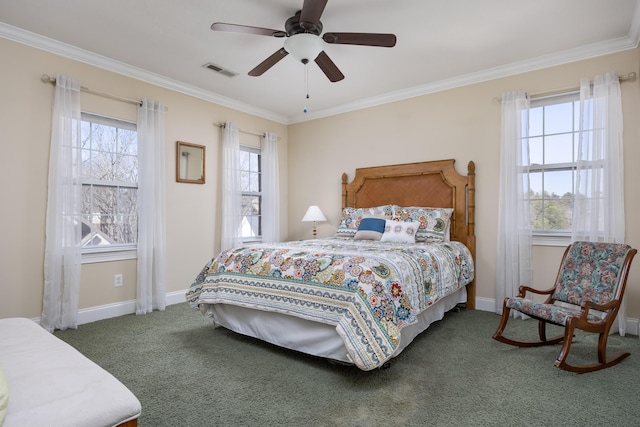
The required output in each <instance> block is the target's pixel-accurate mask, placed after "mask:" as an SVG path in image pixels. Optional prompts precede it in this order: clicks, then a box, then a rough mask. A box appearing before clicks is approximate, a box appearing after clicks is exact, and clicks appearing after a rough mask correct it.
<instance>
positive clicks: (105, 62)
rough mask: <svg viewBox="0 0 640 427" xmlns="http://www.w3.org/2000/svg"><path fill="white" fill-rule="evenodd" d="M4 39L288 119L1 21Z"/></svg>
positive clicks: (278, 119)
mask: <svg viewBox="0 0 640 427" xmlns="http://www.w3.org/2000/svg"><path fill="white" fill-rule="evenodd" d="M0 37H2V38H5V39H7V40H11V41H14V42H17V43H21V44H24V45H27V46H31V47H34V48H36V49H40V50H44V51H46V52H50V53H53V54H56V55H60V56H63V57H65V58H69V59H72V60H75V61H79V62H83V63H85V64H88V65H92V66H95V67H98V68H102V69H104V70H107V71H111V72H114V73H116V74H120V75H123V76H126V77H131V78H134V79H136V80H140V81H143V82H146V83H150V84H153V85H156V86H160V87H163V88H166V89H170V90H173V91H175V92H179V93H183V94H185V95H189V96H193V97H195V98H199V99H202V100H205V101H209V102H212V103H214V104H218V105H221V106H224V107H228V108H231V109H234V110H238V111H241V112H244V113H247V114H251V115H254V116H257V117H262V118H265V119H268V120H272V121H274V122H278V123H282V124H288V120H287V117H285V116H283V115H281V114H276V113H274V112H272V111H268V110H264V109H261V108H257V107H255V106H253V105H249V104H245V103H242V102H239V101H236V100H234V99H231V98H227V97H224V96H222V95H218V94H216V93H214V92H210V91H206V90H203V89H201V88H197V87H194V86H191V85H187V84H185V83H182V82H179V81H177V80H173V79H169V78H167V77H164V76H161V75H159V74H155V73H152V72H150V71H148V70H144V69H142V68H138V67H134V66H132V65H129V64H125V63H124V62H120V61H116V60H114V59H112V58H109V57H106V56H102V55H98V54H96V53H93V52H90V51H87V50H84V49H80V48H77V47H75V46H72V45H69V44H67V43H63V42H60V41H57V40H54V39H51V38H48V37H44V36H41V35H39V34H36V33H32V32H30V31H26V30H23V29H21V28H17V27H14V26H12V25H8V24H5V23H3V22H0Z"/></svg>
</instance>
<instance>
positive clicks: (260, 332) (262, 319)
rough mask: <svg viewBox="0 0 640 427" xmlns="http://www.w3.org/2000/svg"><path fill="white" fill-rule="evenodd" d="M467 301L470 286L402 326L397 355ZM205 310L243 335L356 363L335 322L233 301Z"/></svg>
mask: <svg viewBox="0 0 640 427" xmlns="http://www.w3.org/2000/svg"><path fill="white" fill-rule="evenodd" d="M466 301H467V289H466V287H463V288H462V289H460V290H458V291H457V292H455V293H453V294H451V295H449V296H447V297H445V298H443V299H441V300H440V301H438V302H437V303H435V304H434V305H432V306H431V307H429V308H428V309H427V310H425V311H423V312H422V313H420V315H418V321H417V322H416V323H413V324H411V325H409V326H406V327H404V328H403V329H402V337H401V341H400V345H399V346H398V348H397V349H396V351H395V352H394V354H393V357H395V356H397V355H398V354H400V353H401V352H402V350H404V349H405V348H406V347H407V346H408V345H409V344H410V343H411V342H412V341H413V339H414V338H415V337H416V336H418V334H420V333H421V332H423V331H424V330H426V329H427V328H428V327H429V326H430V325H431V324H432V323H433V322H436V321H438V320H441V319H442V318H443V317H444V314H445V313H446V312H447V311H449V310H451V309H452V308H454V307H455V306H456V305H457V304H459V303H464V302H466ZM204 312H205V313H206V314H208V315H210V316H211V317H212V318H213V322H214V325H215V326H222V327H224V328H227V329H229V330H232V331H234V332H237V333H239V334H243V335H247V336H250V337H254V338H258V339H261V340H263V341H266V342H269V343H271V344H275V345H278V346H280V347H285V348H288V349H291V350H296V351H300V352H303V353H307V354H311V355H314V356H318V357H323V358H327V359H332V360H337V361H340V362H344V363H353V361H352V360H351V359H350V358H349V355H348V354H347V349H346V347H345V345H344V341H343V340H342V338H341V337H340V335H339V334H338V332H337V330H336V327H335V325H330V324H326V323H320V322H314V321H311V320H307V319H302V318H299V317H295V316H290V315H287V314H282V313H276V312H271V311H263V310H258V309H255V308H246V307H242V306H237V305H231V304H209V305H207V306H206V309H205V310H204Z"/></svg>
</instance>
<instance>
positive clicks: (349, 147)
mask: <svg viewBox="0 0 640 427" xmlns="http://www.w3.org/2000/svg"><path fill="white" fill-rule="evenodd" d="M639 59H640V54H639V50H638V49H636V50H629V51H625V52H622V53H617V54H612V55H608V56H604V57H600V58H595V59H590V60H585V61H580V62H575V63H571V64H568V65H562V66H557V67H553V68H548V69H544V70H539V71H535V72H529V73H526V74H521V75H516V76H510V77H506V78H501V79H497V80H493V81H489V82H484V83H480V84H474V85H469V86H466V87H461V88H457V89H453V90H448V91H444V92H439V93H434V94H429V95H424V96H420V97H416V98H412V99H407V100H404V101H400V102H395V103H391V104H386V105H382V106H378V107H375V108H369V109H365V110H360V111H354V112H350V113H346V114H340V115H338V116H333V117H328V118H324V119H320V120H316V121H313V122H305V123H299V124H295V125H291V126H289V141H290V147H289V169H290V170H289V197H290V204H289V218H291V221H290V222H291V225H290V233H291V237H296V238H300V237H304V236H305V235H308V233H309V229H308V228H309V227H308V226H307V225H306V224H303V223H301V222H299V221H296V219H298V218H302V215H304V212H305V209H306V208H307V206H308V205H310V204H317V205H319V206H320V207H321V209H322V210H323V212H324V214H325V215H326V216H327V219H328V222H327V223H322V224H320V226H319V229H318V230H319V231H318V233H319V235H320V236H327V235H330V234H332V233H333V232H334V231H335V229H336V226H337V224H338V221H339V217H340V207H341V204H340V203H341V201H340V192H341V187H340V182H341V181H340V179H341V178H340V177H341V174H342V173H343V172H346V173H347V174H348V175H349V177H350V179H352V178H353V174H354V171H355V168H357V167H366V166H378V165H384V164H394V163H407V162H415V161H426V160H436V159H449V158H453V159H455V160H456V167H457V169H458V171H459V172H461V173H465V172H466V166H467V163H468V162H469V161H470V160H473V161H474V162H475V164H476V172H477V175H476V215H477V216H476V236H477V276H476V277H477V297H478V298H479V301H478V306H479V307H481V306H485V307H491V309H492V307H493V301H494V284H495V262H496V232H497V231H496V230H497V205H498V182H499V172H500V171H499V156H500V103H499V102H496V101H494V98H496V97H500V95H501V93H502V92H504V91H512V90H516V89H523V90H526V91H527V92H543V91H549V90H554V89H559V88H566V87H575V86H577V85H578V84H579V79H580V78H581V77H592V76H594V75H597V74H602V73H604V72H606V71H611V70H613V71H616V72H617V73H618V74H627V73H629V72H632V71H635V72H638V60H639ZM638 85H639V82H638V81H635V82H629V83H623V84H622V96H623V109H624V122H625V128H624V139H625V142H624V144H625V148H624V157H625V171H624V174H625V182H626V188H625V202H626V212H625V214H626V218H627V221H626V230H627V242H628V243H629V244H631V245H632V246H634V247H640V227H639V225H638V222H637V221H635V214H634V213H635V212H637V211H638V209H639V208H640V192H639V191H638V183H639V182H640V168H638V167H637V163H638V160H639V159H640V153H639V149H638V136H639V135H638V121H639V120H638V119H639V117H638V116H639V113H640V108H639V103H638V101H639V99H638V98H639V93H638ZM561 254H562V249H561V248H557V247H538V246H536V247H535V248H534V251H533V256H534V269H535V272H534V282H535V283H534V285H536V286H538V287H549V286H551V283H552V281H553V280H554V279H555V273H556V272H557V269H558V263H559V258H560V256H561ZM629 286H630V288H629V290H628V294H627V296H628V313H627V314H628V317H633V318H636V319H637V318H639V317H640V303H639V302H640V260H638V261H636V263H635V265H634V266H633V267H632V272H631V276H630V281H629ZM630 332H633V333H635V331H630Z"/></svg>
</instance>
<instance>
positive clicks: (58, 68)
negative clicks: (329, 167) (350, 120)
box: [0, 39, 288, 318]
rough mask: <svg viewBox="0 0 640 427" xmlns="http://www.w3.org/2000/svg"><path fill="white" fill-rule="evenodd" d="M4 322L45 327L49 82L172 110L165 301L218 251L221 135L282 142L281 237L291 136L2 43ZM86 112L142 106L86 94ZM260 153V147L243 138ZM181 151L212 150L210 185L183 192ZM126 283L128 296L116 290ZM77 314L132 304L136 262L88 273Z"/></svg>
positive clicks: (0, 291) (0, 300)
mask: <svg viewBox="0 0 640 427" xmlns="http://www.w3.org/2000/svg"><path fill="white" fill-rule="evenodd" d="M0 57H1V58H2V67H0V82H1V83H0V135H1V140H0V144H1V146H2V155H1V156H0V182H2V193H1V195H0V199H1V200H3V201H4V204H5V209H2V210H0V241H1V243H2V247H3V249H2V256H1V257H0V318H3V317H12V316H25V317H30V318H35V317H39V316H40V314H41V312H42V289H43V260H44V242H45V212H46V203H47V173H48V163H49V137H50V130H51V105H52V101H53V91H54V88H53V86H52V85H50V84H44V83H42V82H41V81H40V76H41V75H42V74H49V75H52V76H55V75H56V73H61V74H65V75H68V76H71V77H73V78H75V79H77V80H79V81H80V82H81V84H82V85H83V86H85V87H89V88H91V89H94V90H98V91H101V92H105V93H109V94H113V95H118V96H121V97H126V98H132V99H141V98H148V99H152V100H157V101H160V102H162V103H163V104H165V105H166V106H167V107H168V111H167V113H166V116H165V121H166V126H165V139H166V145H165V150H166V151H165V156H166V171H167V177H166V188H167V292H169V293H171V292H181V291H182V290H184V289H186V288H187V287H188V286H189V285H190V284H191V282H192V281H193V279H194V278H195V276H196V275H197V274H198V272H199V271H200V269H201V268H202V267H203V266H204V264H205V263H206V262H207V261H208V260H209V259H210V258H211V257H212V256H213V255H214V253H215V251H216V250H218V249H219V240H220V238H219V235H220V233H219V229H220V215H219V205H220V192H219V187H220V185H219V170H220V168H219V165H220V160H219V159H220V129H219V128H218V127H216V126H214V124H215V123H217V122H225V121H227V120H230V121H233V122H235V123H237V124H238V126H239V127H240V129H244V130H250V131H254V132H264V131H269V132H275V133H277V134H278V135H279V136H280V145H279V147H280V170H281V186H282V194H283V197H282V211H283V215H282V229H283V238H284V237H286V223H287V222H286V221H287V216H286V212H287V208H286V206H287V196H286V191H287V182H286V174H287V158H288V154H287V148H288V143H287V127H286V126H285V125H283V124H279V123H275V122H272V121H269V120H266V119H262V118H259V117H255V116H252V115H249V114H245V113H241V112H238V111H235V110H232V109H229V108H226V107H222V106H219V105H216V104H213V103H210V102H207V101H203V100H201V99H197V98H194V97H190V96H187V95H183V94H180V93H176V92H174V91H171V90H167V89H164V88H161V87H158V86H154V85H151V84H147V83H143V82H141V81H138V80H135V79H131V78H127V77H124V76H122V75H119V74H115V73H112V72H108V71H105V70H102V69H99V68H96V67H92V66H89V65H87V64H84V63H80V62H76V61H72V60H69V59H66V58H63V57H60V56H56V55H52V54H50V53H47V52H44V51H41V50H37V49H33V48H30V47H27V46H25V45H22V44H18V43H14V42H10V41H7V40H5V39H0ZM81 103H82V108H83V110H86V111H90V112H95V113H98V114H103V115H107V116H112V117H117V118H122V119H126V120H132V121H135V120H136V111H137V110H136V106H135V105H132V104H126V103H123V102H120V101H113V100H109V99H106V98H102V97H98V96H95V95H89V94H86V93H83V94H82V97H81ZM245 139H246V140H247V141H246V143H247V144H253V143H255V141H253V140H254V139H255V138H254V137H246V136H245V135H243V136H242V137H241V140H242V142H245ZM176 141H185V142H190V143H194V144H200V145H204V146H206V147H207V149H206V151H207V161H206V168H207V170H206V178H207V182H206V183H205V184H204V185H198V184H185V183H178V182H176V178H175V176H176V175H175V164H176V145H175V144H176ZM118 273H119V274H123V278H124V286H122V287H118V288H116V287H114V286H113V275H114V274H118ZM81 280H82V282H81V291H80V308H81V309H86V308H89V307H96V306H103V305H108V304H116V303H121V302H124V301H130V300H132V299H134V298H135V289H136V261H135V260H130V261H122V262H106V263H95V264H83V266H82V279H81Z"/></svg>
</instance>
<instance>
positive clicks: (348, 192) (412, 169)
mask: <svg viewBox="0 0 640 427" xmlns="http://www.w3.org/2000/svg"><path fill="white" fill-rule="evenodd" d="M454 163H455V160H453V159H449V160H437V161H432V162H420V163H406V164H400V165H389V166H376V167H369V168H358V169H356V174H355V177H354V178H353V180H352V181H351V182H348V179H347V174H346V173H343V174H342V208H343V209H344V208H346V207H355V208H368V207H373V206H381V205H389V204H395V205H399V206H424V207H433V208H453V218H452V221H451V240H456V241H458V242H462V243H464V244H465V245H466V246H467V247H468V248H469V250H470V251H471V254H472V256H473V260H474V263H475V259H476V256H475V255H476V239H475V192H476V190H475V175H476V173H475V170H476V167H475V164H474V163H473V162H469V165H468V167H467V175H460V174H459V173H458V172H457V171H456V170H455V167H454ZM467 308H468V309H470V310H473V309H475V280H474V281H473V282H471V283H470V284H469V285H467Z"/></svg>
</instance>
